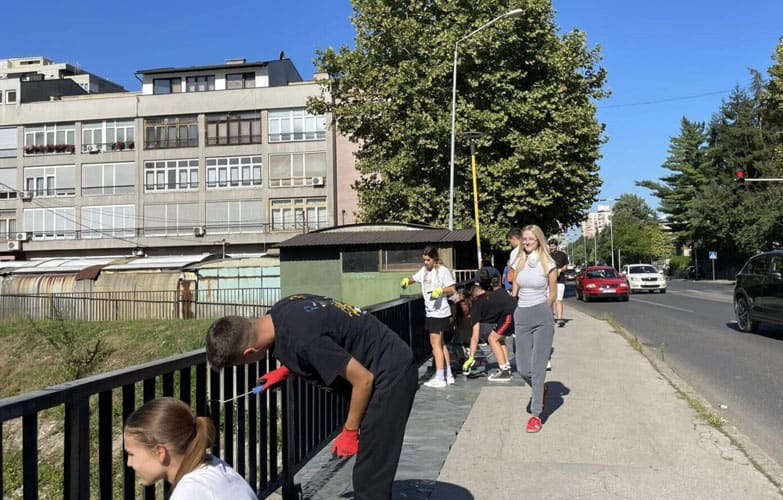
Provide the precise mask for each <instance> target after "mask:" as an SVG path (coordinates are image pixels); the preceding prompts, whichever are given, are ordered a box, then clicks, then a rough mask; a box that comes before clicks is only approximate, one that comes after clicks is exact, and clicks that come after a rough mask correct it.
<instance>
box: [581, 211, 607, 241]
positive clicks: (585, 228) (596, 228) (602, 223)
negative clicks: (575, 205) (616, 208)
mask: <svg viewBox="0 0 783 500" xmlns="http://www.w3.org/2000/svg"><path fill="white" fill-rule="evenodd" d="M597 208H598V210H597V211H596V212H590V213H588V214H587V217H586V218H585V220H584V221H582V234H583V235H584V236H585V238H594V237H595V235H596V234H601V231H603V230H604V228H605V227H608V226H609V224H610V223H611V220H612V214H613V211H612V207H610V206H609V205H598V207H597Z"/></svg>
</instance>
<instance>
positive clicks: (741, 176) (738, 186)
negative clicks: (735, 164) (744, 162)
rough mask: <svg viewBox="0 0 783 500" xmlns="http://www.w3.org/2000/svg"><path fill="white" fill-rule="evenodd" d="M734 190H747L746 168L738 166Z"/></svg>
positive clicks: (738, 191)
mask: <svg viewBox="0 0 783 500" xmlns="http://www.w3.org/2000/svg"><path fill="white" fill-rule="evenodd" d="M734 191H735V192H737V193H740V192H742V191H745V170H744V169H742V168H738V169H737V171H736V172H735V173H734Z"/></svg>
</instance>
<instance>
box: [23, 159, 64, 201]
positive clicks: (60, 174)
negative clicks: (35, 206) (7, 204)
mask: <svg viewBox="0 0 783 500" xmlns="http://www.w3.org/2000/svg"><path fill="white" fill-rule="evenodd" d="M75 170H76V167H75V166H74V165H62V166H56V167H25V169H24V189H25V191H30V192H32V193H33V196H38V197H41V196H73V195H75V194H76V188H75V186H74V184H75Z"/></svg>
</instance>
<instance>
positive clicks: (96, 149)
mask: <svg viewBox="0 0 783 500" xmlns="http://www.w3.org/2000/svg"><path fill="white" fill-rule="evenodd" d="M135 149H136V143H135V141H116V142H103V143H95V144H82V154H95V153H107V152H112V151H115V152H118V151H134V150H135Z"/></svg>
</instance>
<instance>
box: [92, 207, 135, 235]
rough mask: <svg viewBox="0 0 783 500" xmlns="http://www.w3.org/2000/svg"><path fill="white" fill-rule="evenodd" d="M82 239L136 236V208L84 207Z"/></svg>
mask: <svg viewBox="0 0 783 500" xmlns="http://www.w3.org/2000/svg"><path fill="white" fill-rule="evenodd" d="M81 232H82V234H81V237H82V238H84V239H93V238H116V237H126V238H128V237H130V238H132V237H134V236H136V207H135V206H134V205H106V206H90V207H82V219H81Z"/></svg>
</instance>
